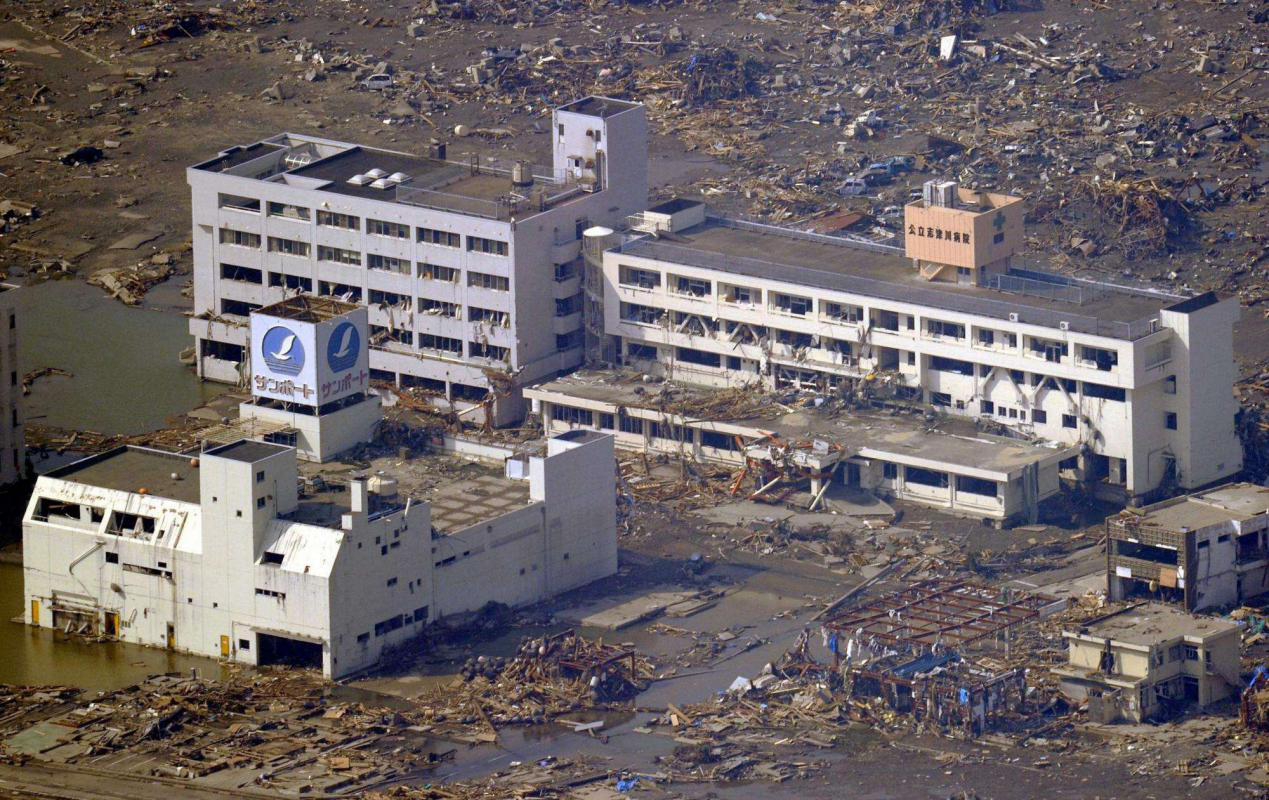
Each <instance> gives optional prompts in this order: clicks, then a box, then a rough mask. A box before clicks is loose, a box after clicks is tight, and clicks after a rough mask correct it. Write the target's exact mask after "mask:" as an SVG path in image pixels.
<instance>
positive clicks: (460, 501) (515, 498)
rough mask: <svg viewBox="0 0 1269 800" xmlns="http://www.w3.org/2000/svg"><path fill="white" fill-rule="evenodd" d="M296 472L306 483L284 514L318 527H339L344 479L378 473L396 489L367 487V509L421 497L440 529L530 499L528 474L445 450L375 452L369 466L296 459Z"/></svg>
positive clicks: (455, 526) (450, 529)
mask: <svg viewBox="0 0 1269 800" xmlns="http://www.w3.org/2000/svg"><path fill="white" fill-rule="evenodd" d="M300 473H301V475H302V476H304V477H305V478H306V479H307V480H306V488H305V490H304V493H303V495H302V496H301V498H300V507H299V509H298V510H297V511H296V513H295V514H293V515H291V516H290V517H288V518H289V519H294V520H295V521H297V522H305V523H308V524H310V525H320V526H322V527H339V524H340V517H341V516H342V515H343V514H346V513H348V511H349V496H348V481H349V480H351V479H353V478H370V477H371V476H374V475H377V474H381V475H382V476H383V477H385V478H392V479H395V480H396V481H397V493H396V496H395V497H394V498H379V497H378V496H377V495H375V494H374V493H371V494H370V512H371V513H372V514H373V513H375V512H376V511H379V510H381V509H384V508H398V507H401V506H403V505H404V504H405V501H406V498H413V499H414V500H415V501H419V500H422V501H426V502H428V503H430V504H431V506H432V525H433V526H434V527H435V528H436V529H437V530H438V531H440V532H442V533H451V532H454V531H458V530H461V529H463V528H468V527H471V526H472V525H478V524H480V523H482V522H485V521H487V520H491V519H494V518H496V517H500V516H502V515H504V514H508V513H510V512H512V511H516V510H517V509H520V508H525V507H527V506H529V505H531V504H532V501H530V499H529V482H528V481H527V480H511V479H509V478H507V477H506V476H505V474H504V472H503V470H502V469H501V468H499V467H497V466H494V465H492V464H489V463H484V462H479V461H469V460H466V459H461V458H456V457H453V456H448V455H422V456H417V457H414V458H411V459H409V460H408V461H403V460H401V459H398V458H388V457H383V458H376V459H374V460H372V461H371V462H370V465H369V468H368V469H366V468H358V467H353V466H351V465H345V464H340V463H338V462H331V463H328V464H312V463H308V462H301V463H300ZM319 478H320V480H318V479H319Z"/></svg>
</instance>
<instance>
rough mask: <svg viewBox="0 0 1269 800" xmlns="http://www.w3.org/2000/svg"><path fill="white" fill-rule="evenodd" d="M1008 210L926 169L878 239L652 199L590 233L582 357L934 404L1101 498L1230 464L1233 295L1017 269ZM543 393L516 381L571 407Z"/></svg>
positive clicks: (698, 379)
mask: <svg viewBox="0 0 1269 800" xmlns="http://www.w3.org/2000/svg"><path fill="white" fill-rule="evenodd" d="M1024 214H1025V208H1024V203H1023V201H1022V200H1021V199H1019V198H1017V197H1010V196H1007V195H1001V194H992V193H988V192H977V191H971V190H968V189H965V188H961V187H959V186H957V185H956V184H954V183H950V182H945V183H939V182H930V183H928V184H927V185H926V187H925V191H924V196H923V197H922V199H920V200H915V201H913V202H911V203H909V204H908V206H907V207H906V208H905V221H904V229H905V231H904V233H905V236H904V246H903V247H893V246H888V245H884V244H879V243H877V242H872V241H863V240H860V239H858V238H853V237H848V236H836V235H826V234H821V233H811V232H805V231H799V230H791V229H788V228H783V227H776V226H772V225H764V224H759V223H754V222H748V221H741V220H735V219H728V218H724V217H721V216H716V215H714V214H711V213H709V211H708V210H707V209H706V208H705V206H704V205H703V204H701V203H698V202H692V201H685V200H674V201H670V202H667V203H663V204H661V205H659V206H655V207H653V208H651V209H648V210H647V211H645V212H643V213H641V214H639V215H636V216H635V217H634V218H632V219H631V220H630V224H631V227H632V228H633V229H634V231H635V232H636V233H637V234H638V235H634V236H627V237H622V236H621V235H620V234H614V233H613V232H612V231H608V230H598V231H593V232H591V234H590V237H589V238H592V239H593V240H594V242H595V244H594V246H593V247H589V248H587V252H588V253H594V254H595V255H594V256H593V257H592V260H599V261H600V264H601V266H602V270H603V277H604V287H603V291H604V294H603V310H602V313H603V323H604V324H603V328H604V332H605V333H606V334H607V336H608V338H607V342H606V348H605V350H604V352H602V353H601V354H600V355H601V357H602V358H603V360H605V361H607V362H609V363H620V364H623V365H626V366H628V367H631V368H633V369H634V370H635V371H637V372H640V373H646V374H649V375H653V376H662V377H665V378H672V379H674V380H675V381H679V382H682V383H685V384H696V385H705V386H720V387H722V386H731V387H734V386H740V385H746V384H749V385H755V386H762V387H766V388H769V389H775V390H790V389H808V390H813V391H817V392H821V393H833V392H834V391H841V390H852V389H861V388H866V387H868V386H877V385H880V384H883V383H884V384H887V385H889V386H892V387H894V393H895V394H896V395H897V397H898V398H899V399H901V400H908V401H911V402H915V403H920V404H923V405H925V406H927V407H930V408H932V409H933V410H934V411H935V412H938V413H940V414H945V415H948V416H952V417H964V418H968V419H971V420H972V419H975V418H977V419H982V420H990V421H991V422H993V423H998V424H1000V425H1003V426H1005V427H1007V428H1011V429H1015V431H1016V432H1017V433H1018V434H1021V435H1023V436H1025V437H1028V438H1032V439H1034V440H1038V441H1047V442H1051V443H1053V444H1054V445H1056V446H1059V447H1061V448H1069V449H1070V452H1068V453H1066V454H1065V455H1064V457H1063V459H1062V464H1061V468H1062V470H1064V471H1065V473H1066V474H1067V475H1069V476H1071V477H1075V478H1078V479H1081V480H1084V481H1086V482H1087V485H1088V486H1089V487H1090V488H1091V489H1092V490H1093V491H1094V492H1095V493H1096V494H1098V495H1099V496H1102V497H1106V498H1107V499H1114V500H1119V501H1123V500H1128V499H1132V498H1140V497H1149V496H1151V495H1152V494H1153V493H1156V492H1160V491H1166V490H1168V489H1170V488H1177V487H1179V488H1191V487H1199V486H1203V485H1207V484H1210V483H1212V482H1214V481H1217V480H1220V479H1222V478H1225V477H1228V476H1230V475H1232V474H1234V473H1236V472H1238V471H1239V469H1240V468H1241V466H1242V449H1241V445H1240V442H1239V440H1238V437H1237V434H1236V431H1235V425H1234V416H1235V413H1236V412H1237V403H1236V400H1235V398H1234V394H1233V383H1234V378H1235V366H1234V361H1233V325H1234V322H1235V321H1236V320H1237V319H1238V313H1239V309H1238V302H1237V299H1236V298H1224V299H1222V298H1220V297H1217V296H1216V295H1215V294H1212V293H1208V294H1203V295H1199V296H1197V297H1188V298H1187V297H1182V296H1177V295H1171V294H1166V293H1162V292H1158V291H1153V290H1147V289H1139V288H1129V287H1124V286H1118V285H1112V284H1109V283H1103V282H1096V281H1089V280H1079V279H1074V278H1069V277H1064V276H1060V275H1056V274H1052V273H1046V272H1043V271H1040V270H1037V269H1032V268H1024V266H1025V265H1023V264H1021V263H1020V262H1019V259H1018V256H1017V251H1018V249H1019V248H1020V246H1021V244H1022V239H1023V217H1024ZM548 387H550V385H549V384H548ZM561 388H562V387H561V386H560V385H558V384H557V385H556V386H555V387H553V389H552V390H551V391H548V392H546V393H543V392H538V391H536V390H531V392H530V394H531V395H532V396H535V397H537V398H538V399H539V400H543V401H547V400H549V402H550V403H551V404H552V407H553V408H555V409H561V408H568V407H575V408H578V409H585V408H589V406H587V405H586V404H585V403H572V404H570V403H569V402H567V401H566V399H565V398H564V397H563V395H562V393H561V392H560V391H554V389H561ZM548 394H549V395H550V396H549V397H548ZM591 410H592V411H600V409H598V408H592V409H591ZM556 413H559V414H561V416H560V417H559V418H557V419H556V420H555V422H556V423H564V424H567V417H568V413H567V412H558V411H557V412H556ZM597 427H598V426H597ZM911 455H913V456H915V455H918V454H915V453H913V454H911ZM962 463H963V465H964V466H965V467H972V466H974V463H973V462H962ZM914 466H917V465H915V464H914ZM918 468H919V469H932V470H934V471H936V472H942V473H944V475H943V476H942V477H939V476H935V478H936V479H935V481H934V484H935V488H936V489H946V488H947V487H948V486H949V485H951V484H954V482H955V476H956V475H957V474H964V475H968V476H972V470H969V469H963V470H960V471H959V472H958V471H956V470H953V469H951V468H949V467H946V466H940V465H919V466H918ZM891 472H893V470H891ZM919 477H920V478H922V479H924V478H925V477H926V476H925V475H924V474H921V475H919ZM984 477H986V476H984ZM895 478H896V476H895V475H893V474H888V475H886V476H885V478H884V479H885V480H890V481H893V480H895ZM900 480H902V478H900ZM1042 483H1044V482H1043V481H1042ZM1051 485H1053V486H1054V489H1056V483H1055V482H1054V483H1052V484H1051ZM1043 492H1044V490H1043V489H1041V494H1043ZM946 494H947V493H946V492H944V493H942V495H941V496H940V497H938V498H936V503H938V504H947V503H948V502H950V501H949V499H948V498H947V497H946Z"/></svg>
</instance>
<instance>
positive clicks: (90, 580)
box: [22, 432, 617, 678]
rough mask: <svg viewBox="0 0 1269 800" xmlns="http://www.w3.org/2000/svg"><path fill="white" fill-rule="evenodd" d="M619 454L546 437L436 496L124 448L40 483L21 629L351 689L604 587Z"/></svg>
mask: <svg viewBox="0 0 1269 800" xmlns="http://www.w3.org/2000/svg"><path fill="white" fill-rule="evenodd" d="M612 448H613V445H612V438H611V437H609V436H604V435H601V434H593V433H589V432H581V433H576V434H573V435H569V436H562V437H557V438H555V439H551V440H549V441H547V442H546V444H545V447H544V450H543V451H542V452H537V453H535V454H526V455H524V456H522V457H514V458H508V459H506V461H505V465H504V467H503V469H500V470H490V471H488V472H487V473H486V474H482V475H479V476H476V477H472V478H469V479H468V480H465V481H462V482H458V483H452V484H441V485H439V486H438V485H436V483H437V482H436V476H435V474H432V475H430V476H428V475H427V474H426V473H423V474H417V473H416V472H414V471H412V470H403V471H402V473H401V474H399V475H392V476H387V475H382V474H378V473H376V474H375V475H373V476H372V477H370V478H369V479H365V478H363V477H356V476H354V477H352V480H348V478H349V477H350V476H349V475H348V473H347V472H346V471H344V472H341V473H338V474H336V473H329V472H323V471H321V470H323V469H324V468H322V467H320V466H318V465H305V469H306V472H304V473H301V471H300V467H299V464H298V462H297V459H296V450H295V449H294V448H291V447H284V446H281V445H277V444H271V443H267V442H257V441H249V440H241V441H238V442H234V443H231V444H226V445H221V446H218V447H215V448H212V449H210V450H207V451H205V452H203V453H201V454H200V453H195V454H193V455H191V454H178V453H168V452H163V451H159V450H151V449H146V448H140V447H123V448H119V449H116V450H113V451H110V452H107V453H103V454H101V455H97V456H93V457H91V458H87V459H84V460H81V461H79V462H76V463H75V464H72V465H70V466H67V467H63V468H62V469H59V470H56V471H54V472H52V473H50V474H48V475H44V476H41V477H40V478H39V479H38V481H37V483H36V486H35V491H34V494H33V496H32V497H31V500H30V503H29V505H28V506H27V510H26V516H25V518H24V521H23V526H22V534H23V562H24V580H25V595H26V610H25V618H26V622H27V623H28V624H31V625H39V626H43V627H54V628H59V629H62V630H68V631H72V632H75V631H78V632H84V633H91V634H102V635H105V636H109V637H116V638H119V639H122V640H125V641H129V642H135V643H137V644H143V645H150V646H155V647H166V648H169V649H175V650H182V651H188V652H192V653H197V654H201V655H207V656H212V657H218V658H224V659H231V660H234V661H239V662H244V663H249V664H269V663H275V662H288V663H300V664H304V665H309V666H314V667H319V668H321V669H323V671H324V672H325V673H326V674H327V675H328V676H331V677H336V678H337V677H341V676H345V675H349V674H351V673H354V672H357V671H360V670H363V669H365V668H367V667H370V666H372V665H373V664H374V663H375V662H376V661H377V660H378V659H379V657H380V655H381V653H382V652H383V650H384V648H385V647H388V646H390V645H393V644H397V643H400V642H402V641H404V640H406V639H408V638H409V637H411V636H412V635H414V634H416V633H417V632H418V631H419V630H420V628H421V627H422V626H423V625H424V624H425V623H426V622H428V621H430V620H433V619H436V618H439V617H442V616H446V615H450V614H454V613H459V612H463V611H470V610H475V609H479V608H480V607H482V606H484V605H485V604H486V603H488V602H490V601H498V602H502V603H507V604H510V605H524V604H529V603H534V602H537V601H539V600H542V599H545V598H547V597H551V596H553V595H555V594H558V593H560V592H564V591H567V590H569V589H573V588H576V587H578V586H581V585H584V584H586V583H589V582H591V581H594V580H598V579H599V578H603V577H605V576H608V575H611V574H613V573H614V572H615V571H616V569H617V533H616V508H615V504H616V499H615V489H614V483H615V465H614V460H613V449H612ZM301 476H302V477H303V480H300V478H301ZM416 479H417V480H416Z"/></svg>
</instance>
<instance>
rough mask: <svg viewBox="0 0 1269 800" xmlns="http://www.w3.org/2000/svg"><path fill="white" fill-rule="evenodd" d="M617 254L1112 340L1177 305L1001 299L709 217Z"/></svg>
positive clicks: (892, 255)
mask: <svg viewBox="0 0 1269 800" xmlns="http://www.w3.org/2000/svg"><path fill="white" fill-rule="evenodd" d="M618 251H619V252H621V253H625V254H628V255H632V256H640V257H643V258H651V259H656V260H659V261H666V262H670V263H674V264H683V265H686V266H693V267H701V268H706V269H717V270H722V271H724V272H728V273H731V274H735V275H745V276H749V277H753V278H767V279H771V280H777V281H784V282H787V283H790V284H793V285H800V286H811V287H814V288H817V289H831V290H836V291H843V292H852V293H856V294H862V295H866V296H870V297H878V298H883V299H888V300H897V301H901V302H910V303H920V304H923V305H929V306H933V307H936V308H944V309H947V310H949V311H960V312H964V313H969V314H979V315H982V316H987V317H995V318H998V319H1009V315H1010V314H1011V313H1016V314H1019V315H1020V317H1021V321H1022V322H1028V323H1032V324H1037V325H1044V326H1048V327H1054V328H1056V327H1058V323H1059V322H1067V323H1068V325H1069V327H1070V328H1071V329H1073V330H1080V331H1083V332H1085V333H1094V334H1097V335H1102V336H1112V337H1116V338H1138V337H1139V336H1141V335H1145V333H1147V332H1148V330H1149V326H1148V323H1147V322H1146V321H1147V320H1148V319H1149V318H1151V317H1154V316H1156V315H1157V314H1158V312H1159V310H1160V309H1163V308H1167V307H1169V306H1172V305H1175V304H1177V303H1178V302H1180V301H1181V300H1182V298H1179V297H1173V296H1169V295H1162V294H1150V293H1147V292H1145V291H1144V290H1143V291H1135V290H1131V289H1128V288H1124V287H1113V286H1111V285H1109V284H1099V285H1098V288H1104V289H1105V291H1103V292H1101V293H1100V294H1099V296H1098V297H1096V298H1095V299H1093V300H1091V301H1088V302H1085V303H1083V304H1076V303H1069V302H1064V301H1062V300H1056V299H1049V298H1045V297H1039V296H1033V295H1027V294H1015V293H1008V294H1006V293H1004V292H1001V291H999V290H995V289H988V288H984V287H978V286H958V285H955V284H951V283H942V282H933V281H927V280H925V279H923V278H922V277H921V276H920V273H919V272H918V271H917V270H916V269H915V268H914V267H913V266H912V262H911V260H910V259H908V258H907V257H906V256H904V255H903V252H902V250H901V249H899V248H894V247H885V246H879V245H869V244H866V243H860V242H854V241H851V240H849V239H844V238H840V237H829V236H824V235H817V234H812V233H804V232H801V231H795V230H790V229H785V228H779V227H776V226H771V225H762V224H756V223H749V222H736V221H731V220H725V219H722V218H720V217H714V216H711V217H709V218H708V219H707V220H706V221H705V222H704V223H703V224H701V225H697V226H694V227H692V228H688V229H685V230H683V231H678V232H676V233H675V235H674V237H673V241H668V240H664V239H655V238H652V237H643V238H639V239H635V240H633V241H630V242H627V243H625V244H623V245H621V246H620V247H619V248H618ZM755 253H761V254H762V257H761V258H759V257H755V256H754V254H755ZM1059 279H1060V278H1059ZM1060 280H1061V279H1060Z"/></svg>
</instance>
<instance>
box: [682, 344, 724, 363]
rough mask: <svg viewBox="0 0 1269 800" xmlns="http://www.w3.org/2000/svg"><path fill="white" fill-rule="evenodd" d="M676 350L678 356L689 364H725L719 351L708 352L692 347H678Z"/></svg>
mask: <svg viewBox="0 0 1269 800" xmlns="http://www.w3.org/2000/svg"><path fill="white" fill-rule="evenodd" d="M675 350H676V358H677V359H678V360H679V361H684V362H686V363H688V364H699V365H700V366H702V367H721V366H722V365H723V359H722V356H720V355H719V354H718V353H708V352H706V351H704V350H696V349H694V348H691V347H678V348H675Z"/></svg>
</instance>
